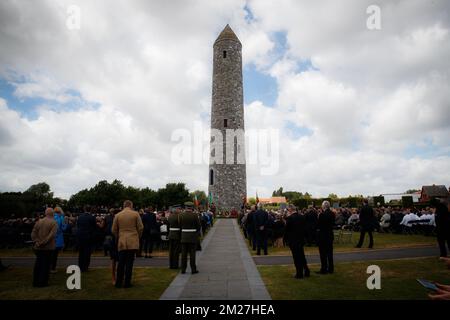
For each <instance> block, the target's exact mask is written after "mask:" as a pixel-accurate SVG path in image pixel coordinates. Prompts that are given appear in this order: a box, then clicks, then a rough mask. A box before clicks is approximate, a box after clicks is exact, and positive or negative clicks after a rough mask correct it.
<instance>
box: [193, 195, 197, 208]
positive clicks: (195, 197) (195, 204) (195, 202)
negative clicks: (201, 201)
mask: <svg viewBox="0 0 450 320" xmlns="http://www.w3.org/2000/svg"><path fill="white" fill-rule="evenodd" d="M194 206H196V207H198V199H197V195H196V194H194Z"/></svg>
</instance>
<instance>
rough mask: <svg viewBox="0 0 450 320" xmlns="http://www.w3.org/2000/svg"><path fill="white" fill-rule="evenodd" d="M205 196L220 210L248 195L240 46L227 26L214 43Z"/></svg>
mask: <svg viewBox="0 0 450 320" xmlns="http://www.w3.org/2000/svg"><path fill="white" fill-rule="evenodd" d="M208 193H209V197H210V201H212V202H213V203H214V204H215V205H216V207H217V208H218V209H219V210H220V209H223V210H231V209H233V208H235V209H237V210H239V209H240V208H241V206H242V203H243V199H244V197H246V196H247V179H246V167H245V138H244V98H243V88H242V45H241V42H240V41H239V39H238V37H237V36H236V34H235V33H234V32H233V30H232V29H231V28H230V26H229V25H226V27H225V29H223V31H222V32H221V33H220V35H219V37H218V38H217V39H216V41H215V42H214V57H213V84H212V106H211V154H210V162H209V190H208Z"/></svg>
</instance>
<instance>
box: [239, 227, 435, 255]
mask: <svg viewBox="0 0 450 320" xmlns="http://www.w3.org/2000/svg"><path fill="white" fill-rule="evenodd" d="M358 240H359V232H353V235H352V239H351V242H348V243H337V242H336V241H335V243H334V251H335V252H350V251H361V250H362V249H358V248H355V246H356V244H357V243H358ZM374 243H375V245H374V249H389V248H405V247H415V246H423V245H436V244H437V241H436V237H434V236H424V235H417V234H414V235H404V234H392V233H377V232H375V233H374ZM247 245H248V247H249V249H250V252H251V254H252V255H255V252H254V251H253V250H251V248H250V246H249V243H248V241H247ZM368 245H369V236H368V235H366V239H365V241H364V245H363V248H364V247H367V246H368ZM305 253H307V254H316V253H317V254H318V253H319V250H318V248H317V247H316V246H313V247H305ZM290 254H291V252H290V250H289V248H288V247H281V248H274V247H269V255H290Z"/></svg>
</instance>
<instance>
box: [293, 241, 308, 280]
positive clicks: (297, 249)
mask: <svg viewBox="0 0 450 320" xmlns="http://www.w3.org/2000/svg"><path fill="white" fill-rule="evenodd" d="M289 248H290V249H291V252H292V258H294V264H295V270H296V275H297V276H300V277H303V271H307V270H309V268H308V263H307V262H306V257H305V250H304V248H303V244H302V243H300V242H294V243H290V244H289Z"/></svg>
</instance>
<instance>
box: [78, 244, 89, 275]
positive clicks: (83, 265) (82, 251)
mask: <svg viewBox="0 0 450 320" xmlns="http://www.w3.org/2000/svg"><path fill="white" fill-rule="evenodd" d="M91 254H92V244H91V242H90V241H80V242H79V244H78V266H79V267H80V270H81V272H85V271H87V270H88V269H89V265H90V264H91Z"/></svg>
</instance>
